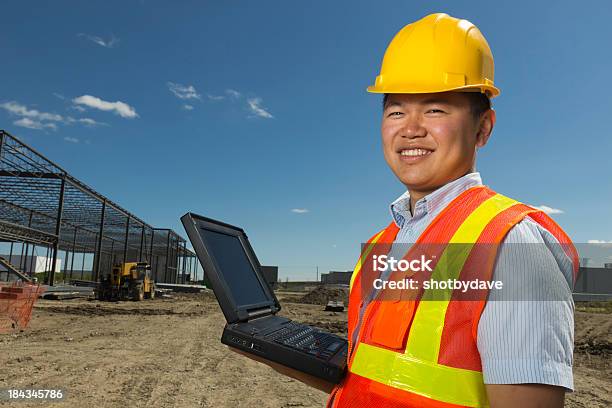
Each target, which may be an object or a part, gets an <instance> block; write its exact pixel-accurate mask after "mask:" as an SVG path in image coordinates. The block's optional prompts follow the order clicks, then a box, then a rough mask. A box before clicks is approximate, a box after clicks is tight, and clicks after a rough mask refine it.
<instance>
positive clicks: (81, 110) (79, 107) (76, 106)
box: [70, 105, 87, 112]
mask: <svg viewBox="0 0 612 408" xmlns="http://www.w3.org/2000/svg"><path fill="white" fill-rule="evenodd" d="M70 109H74V110H75V111H79V112H85V111H86V110H87V109H85V108H84V107H82V106H80V105H72V106H71V107H70Z"/></svg>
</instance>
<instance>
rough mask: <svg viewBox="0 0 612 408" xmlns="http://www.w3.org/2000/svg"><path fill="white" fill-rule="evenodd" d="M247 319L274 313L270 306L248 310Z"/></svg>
mask: <svg viewBox="0 0 612 408" xmlns="http://www.w3.org/2000/svg"><path fill="white" fill-rule="evenodd" d="M248 313H249V320H250V319H254V318H257V317H261V316H265V315H269V314H272V313H274V312H273V311H272V308H271V307H269V306H268V307H262V308H260V309H253V310H249V312H248Z"/></svg>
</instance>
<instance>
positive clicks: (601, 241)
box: [587, 239, 612, 244]
mask: <svg viewBox="0 0 612 408" xmlns="http://www.w3.org/2000/svg"><path fill="white" fill-rule="evenodd" d="M587 244H612V241H604V240H601V239H589V240H588V241H587Z"/></svg>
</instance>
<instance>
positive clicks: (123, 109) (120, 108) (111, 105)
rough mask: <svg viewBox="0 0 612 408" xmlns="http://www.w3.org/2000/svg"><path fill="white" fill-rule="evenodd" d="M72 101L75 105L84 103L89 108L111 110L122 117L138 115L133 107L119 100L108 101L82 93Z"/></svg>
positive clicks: (129, 117)
mask: <svg viewBox="0 0 612 408" xmlns="http://www.w3.org/2000/svg"><path fill="white" fill-rule="evenodd" d="M72 102H73V103H75V104H77V105H85V106H88V107H90V108H95V109H100V110H103V111H111V112H114V113H115V114H117V115H119V116H121V117H122V118H128V119H133V118H137V117H138V114H137V113H136V110H135V109H134V108H133V107H131V106H130V105H128V104H127V103H125V102H121V101H115V102H108V101H104V100H102V99H100V98H98V97H96V96H91V95H82V96H79V97H78V98H74V99H73V100H72Z"/></svg>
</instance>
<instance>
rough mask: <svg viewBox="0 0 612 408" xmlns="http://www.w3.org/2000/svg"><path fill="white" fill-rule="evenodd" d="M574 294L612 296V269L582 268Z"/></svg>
mask: <svg viewBox="0 0 612 408" xmlns="http://www.w3.org/2000/svg"><path fill="white" fill-rule="evenodd" d="M611 266H612V265H611ZM574 293H595V294H606V295H612V268H609V267H604V268H591V267H588V268H585V267H582V266H581V267H580V270H579V272H578V279H577V280H576V284H575V285H574Z"/></svg>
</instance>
